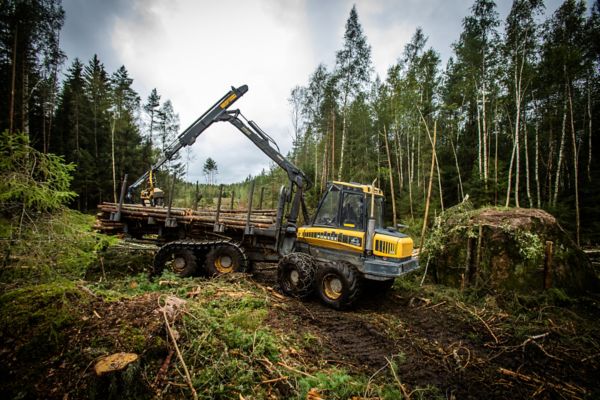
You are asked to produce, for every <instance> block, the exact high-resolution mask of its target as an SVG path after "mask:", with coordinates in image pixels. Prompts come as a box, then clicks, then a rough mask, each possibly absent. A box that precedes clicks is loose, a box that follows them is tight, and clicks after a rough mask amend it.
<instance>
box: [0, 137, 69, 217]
mask: <svg viewBox="0 0 600 400" xmlns="http://www.w3.org/2000/svg"><path fill="white" fill-rule="evenodd" d="M74 170H75V166H74V165H73V164H65V163H64V161H63V158H62V157H59V156H56V155H53V154H43V153H41V152H39V151H37V150H35V149H33V148H32V147H31V146H30V145H29V138H28V136H27V135H25V134H22V133H9V132H8V131H4V132H2V133H1V134H0V212H2V213H14V212H21V211H22V210H24V211H27V212H34V211H52V210H56V209H58V208H60V207H62V206H63V205H64V204H66V203H67V202H69V201H70V200H71V199H73V198H74V197H75V193H73V192H71V191H70V190H69V184H70V182H71V179H72V178H71V173H72V172H73V171H74Z"/></svg>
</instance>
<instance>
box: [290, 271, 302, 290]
mask: <svg viewBox="0 0 600 400" xmlns="http://www.w3.org/2000/svg"><path fill="white" fill-rule="evenodd" d="M299 280H300V274H299V273H298V271H296V270H295V269H294V270H292V271H291V272H290V282H292V284H293V285H294V286H296V285H297V284H298V281H299Z"/></svg>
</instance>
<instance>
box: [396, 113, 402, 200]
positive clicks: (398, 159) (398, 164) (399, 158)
mask: <svg viewBox="0 0 600 400" xmlns="http://www.w3.org/2000/svg"><path fill="white" fill-rule="evenodd" d="M398 129H399V128H398V125H397V124H396V131H395V139H396V169H397V172H398V197H400V192H401V191H402V189H403V187H404V177H403V173H402V161H403V160H402V147H401V144H400V134H399V133H398Z"/></svg>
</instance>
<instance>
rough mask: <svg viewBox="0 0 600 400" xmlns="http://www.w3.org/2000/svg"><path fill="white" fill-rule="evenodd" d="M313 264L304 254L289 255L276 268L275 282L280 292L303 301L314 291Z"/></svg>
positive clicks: (309, 257) (311, 259)
mask: <svg viewBox="0 0 600 400" xmlns="http://www.w3.org/2000/svg"><path fill="white" fill-rule="evenodd" d="M315 270H316V267H315V262H314V260H313V258H312V257H311V256H310V255H308V254H304V253H290V254H288V255H286V256H284V257H283V258H282V259H281V260H280V261H279V265H278V266H277V282H278V283H279V287H280V288H281V291H282V292H283V293H285V294H286V295H288V296H290V297H295V298H297V299H305V298H307V297H308V296H310V295H311V294H312V293H313V291H314V281H315Z"/></svg>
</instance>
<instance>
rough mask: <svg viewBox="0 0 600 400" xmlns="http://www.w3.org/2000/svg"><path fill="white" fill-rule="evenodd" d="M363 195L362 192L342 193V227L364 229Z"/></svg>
mask: <svg viewBox="0 0 600 400" xmlns="http://www.w3.org/2000/svg"><path fill="white" fill-rule="evenodd" d="M363 206H364V196H363V194H362V193H348V192H346V193H344V200H343V201H342V224H341V226H342V227H343V228H348V229H356V230H364V211H363V210H364V208H363Z"/></svg>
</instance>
